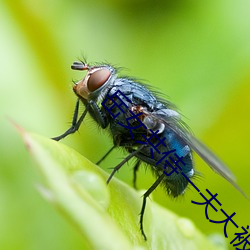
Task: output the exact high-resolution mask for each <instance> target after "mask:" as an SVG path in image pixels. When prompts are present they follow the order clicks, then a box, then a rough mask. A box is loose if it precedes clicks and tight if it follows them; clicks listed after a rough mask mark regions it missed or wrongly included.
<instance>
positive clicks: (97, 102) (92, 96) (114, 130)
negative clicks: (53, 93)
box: [53, 62, 242, 240]
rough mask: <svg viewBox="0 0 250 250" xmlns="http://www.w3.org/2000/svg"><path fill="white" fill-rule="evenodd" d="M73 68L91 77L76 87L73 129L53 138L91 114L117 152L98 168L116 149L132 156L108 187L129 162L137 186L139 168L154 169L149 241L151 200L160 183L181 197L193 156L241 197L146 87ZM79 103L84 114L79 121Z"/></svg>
mask: <svg viewBox="0 0 250 250" xmlns="http://www.w3.org/2000/svg"><path fill="white" fill-rule="evenodd" d="M71 68H72V69H74V70H84V71H87V74H86V76H85V77H84V78H83V79H82V80H80V81H79V82H77V83H75V85H74V87H73V90H74V92H75V94H76V96H77V98H78V99H77V102H76V107H75V111H74V117H73V120H72V125H71V127H70V128H69V129H68V130H67V131H66V132H65V133H63V134H62V135H60V136H58V137H55V138H53V139H54V140H56V141H59V140H61V139H62V138H64V137H66V136H67V135H69V134H72V133H74V132H76V131H77V130H78V129H79V127H80V125H81V123H82V121H83V120H84V118H85V116H86V114H87V113H89V114H90V115H91V117H92V118H93V119H94V120H95V122H96V123H97V124H98V125H99V126H100V127H101V128H102V129H107V130H108V131H109V133H110V134H111V136H112V138H113V144H114V145H113V147H112V148H111V149H110V150H109V151H108V152H107V154H106V155H105V156H104V157H103V158H102V159H101V160H100V161H99V162H98V163H100V162H101V161H102V160H104V159H105V158H106V157H107V156H108V154H109V153H110V152H111V151H112V150H113V149H114V148H116V147H123V148H125V149H126V151H127V152H128V156H127V157H126V158H125V159H124V160H123V161H122V162H121V163H120V164H118V165H117V166H116V167H115V168H114V170H113V172H112V173H111V175H110V177H109V178H108V180H107V183H109V181H110V180H111V178H112V177H113V175H114V174H115V172H116V171H118V170H119V169H120V168H121V167H122V166H123V165H124V164H125V163H126V162H128V161H129V160H130V159H131V158H136V159H137V160H136V163H135V166H134V186H135V183H136V172H137V170H138V168H139V166H140V165H141V164H142V163H145V164H147V165H148V166H150V169H151V170H152V172H153V174H154V175H155V176H156V181H155V182H154V183H153V184H152V186H151V187H150V188H149V189H148V190H147V191H146V192H145V194H144V195H143V203H142V208H141V213H140V229H141V232H142V235H143V237H144V239H145V240H146V234H145V232H144V229H143V215H144V211H145V207H146V199H147V197H148V196H149V195H150V194H151V193H152V192H153V191H154V189H155V188H156V187H157V186H158V185H159V184H162V185H163V186H164V187H165V189H166V191H167V193H168V194H169V195H170V196H173V197H177V196H179V195H182V194H183V193H184V191H185V189H186V188H187V186H188V184H189V183H192V182H191V181H190V179H192V177H193V176H194V175H195V170H194V163H193V159H192V152H193V151H195V152H196V153H197V154H198V155H199V156H200V157H201V158H202V159H203V160H204V161H205V162H206V163H207V164H208V165H209V166H210V167H211V168H212V169H213V170H215V171H216V172H217V173H218V174H220V175H221V176H222V177H224V178H225V179H226V180H227V181H229V182H230V183H231V184H232V185H233V186H234V187H235V188H237V189H238V190H239V191H240V192H242V191H241V189H240V188H239V187H238V186H237V184H236V182H235V177H234V175H233V174H232V173H231V171H230V170H229V169H228V168H227V167H226V166H225V164H224V163H223V162H222V161H220V160H219V159H218V158H217V157H216V156H215V155H214V154H213V153H212V152H211V151H210V150H209V149H208V148H207V147H206V146H205V145H204V144H202V143H201V142H200V141H199V140H197V139H196V138H195V137H194V136H193V135H192V134H191V133H190V132H189V130H188V129H187V127H186V125H185V124H184V123H183V121H182V120H181V117H180V114H179V113H178V112H177V111H176V109H175V106H174V105H173V104H171V103H170V102H169V101H166V100H163V99H162V98H159V97H157V94H156V93H154V92H153V91H152V90H150V88H149V87H148V86H147V85H145V84H142V83H140V82H137V81H136V80H134V79H132V78H128V77H118V75H117V70H116V69H115V68H114V67H112V66H111V65H108V64H103V65H94V66H89V65H88V64H86V63H85V62H74V63H73V65H72V66H71ZM80 102H82V103H83V104H84V106H85V110H84V112H83V113H82V114H81V115H80V116H79V105H80ZM167 159H168V160H167Z"/></svg>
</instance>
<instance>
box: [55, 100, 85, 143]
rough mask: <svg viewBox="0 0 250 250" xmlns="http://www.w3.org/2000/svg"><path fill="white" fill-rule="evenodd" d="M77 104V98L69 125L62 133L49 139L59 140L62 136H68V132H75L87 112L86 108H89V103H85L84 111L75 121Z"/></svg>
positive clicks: (77, 110)
mask: <svg viewBox="0 0 250 250" xmlns="http://www.w3.org/2000/svg"><path fill="white" fill-rule="evenodd" d="M79 104H80V101H79V99H78V100H77V102H76V106H75V111H74V116H73V120H72V124H71V127H70V128H69V129H68V130H67V131H66V132H65V133H63V134H62V135H59V136H57V137H53V138H51V139H53V140H55V141H60V140H61V139H63V138H64V137H66V136H68V135H69V134H73V133H75V132H76V131H77V130H78V129H79V127H80V125H81V123H82V121H83V119H84V117H85V116H86V114H87V112H88V109H89V105H87V107H86V109H85V110H84V112H83V113H82V115H81V116H80V118H79V120H78V121H77V119H78V112H79Z"/></svg>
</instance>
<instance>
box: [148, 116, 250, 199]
mask: <svg viewBox="0 0 250 250" xmlns="http://www.w3.org/2000/svg"><path fill="white" fill-rule="evenodd" d="M149 116H151V117H152V118H153V119H154V120H155V121H157V120H158V122H161V123H163V124H164V125H165V126H166V127H167V128H169V129H171V130H172V131H173V132H174V133H175V134H177V136H178V137H179V138H180V140H183V141H184V142H185V143H187V145H189V146H190V148H192V149H193V150H194V151H195V152H196V153H197V154H198V155H199V156H200V157H201V158H202V159H203V160H204V161H205V162H206V163H207V164H208V165H209V166H210V167H211V168H212V169H213V170H214V171H215V172H216V173H218V174H219V175H221V176H222V177H223V178H225V179H226V180H227V181H228V182H229V183H231V184H232V185H233V186H234V187H235V188H236V189H237V190H238V191H239V192H241V193H242V194H243V195H244V196H245V197H246V198H247V199H248V197H247V195H246V194H245V193H244V192H243V191H242V189H241V188H240V187H239V186H238V185H237V184H236V178H235V176H234V175H233V173H232V172H231V171H230V170H229V168H228V167H227V166H226V165H225V164H224V163H223V162H222V161H221V160H220V159H219V158H218V157H217V156H216V155H215V154H214V153H213V152H212V151H211V150H210V149H208V148H207V147H206V146H205V145H204V144H203V143H202V142H200V141H199V140H198V139H197V138H195V137H194V136H193V135H192V134H191V133H190V132H189V131H188V129H187V128H186V127H185V125H184V124H183V123H182V121H181V120H180V119H179V117H176V116H169V115H167V116H165V117H164V115H163V114H162V112H161V113H160V114H159V115H157V113H156V112H154V113H151V114H149Z"/></svg>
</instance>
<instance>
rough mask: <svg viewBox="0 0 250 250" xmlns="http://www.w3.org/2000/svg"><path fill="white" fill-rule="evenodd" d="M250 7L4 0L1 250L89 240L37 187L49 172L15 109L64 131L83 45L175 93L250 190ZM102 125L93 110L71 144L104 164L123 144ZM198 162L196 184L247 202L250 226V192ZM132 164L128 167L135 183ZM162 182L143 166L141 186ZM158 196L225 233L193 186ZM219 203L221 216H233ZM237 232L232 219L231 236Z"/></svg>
mask: <svg viewBox="0 0 250 250" xmlns="http://www.w3.org/2000/svg"><path fill="white" fill-rule="evenodd" d="M249 13H250V1H248V0H245V1H244V0H239V1H233V0H221V1H216V0H212V1H192V0H187V1H181V0H177V1H164V0H162V1H154V2H153V1H146V0H135V1H132V0H121V1H114V0H109V1H108V0H106V1H93V2H91V1H59V0H54V1H48V0H38V1H36V2H33V1H28V0H26V1H1V2H0V31H1V33H0V71H1V74H0V98H1V99H0V156H1V157H0V161H1V162H0V249H61V250H62V249H80V248H81V245H82V238H81V235H80V234H79V233H78V232H77V231H76V230H75V229H74V228H73V227H72V226H71V225H70V224H69V223H68V222H67V221H66V220H65V219H64V218H63V217H62V216H61V215H60V214H59V213H58V212H57V211H56V210H55V209H54V208H53V207H52V206H51V205H50V204H47V202H46V201H44V200H43V198H42V197H41V196H40V195H39V193H38V192H37V191H36V189H35V185H36V184H37V183H38V182H39V179H40V178H39V173H38V172H36V170H35V168H33V165H34V163H33V162H32V160H31V159H30V156H29V155H28V153H27V152H26V149H25V147H24V145H23V142H22V141H21V139H20V137H19V135H18V134H17V132H16V131H15V129H14V128H13V126H12V125H11V124H10V122H9V121H8V117H9V118H12V119H13V120H15V121H16V122H17V123H18V124H20V125H21V126H22V127H24V128H25V129H27V130H29V131H33V132H36V133H39V134H42V135H45V136H47V137H52V136H56V135H59V134H61V133H62V132H64V131H65V130H66V129H67V128H68V127H69V125H70V121H71V118H72V114H73V109H74V105H75V100H76V98H75V96H74V94H73V92H72V89H71V88H72V80H77V79H80V78H82V76H83V75H82V72H75V71H72V70H71V69H70V65H71V63H72V62H73V61H74V60H77V58H79V57H80V58H82V55H84V56H86V57H87V59H88V62H98V61H101V62H102V61H108V62H110V63H112V64H115V65H117V66H123V67H125V68H126V70H124V71H123V73H124V74H126V75H131V76H136V77H138V78H140V79H145V80H146V82H148V83H150V84H151V85H153V86H154V87H155V88H157V89H158V90H160V91H161V92H162V93H164V94H166V95H167V96H168V97H169V99H170V100H171V101H172V102H174V103H175V104H176V105H177V106H178V107H179V109H180V111H181V113H182V114H184V116H185V118H184V120H185V121H186V122H187V123H188V125H189V126H190V127H191V128H192V131H193V132H194V133H195V134H196V136H197V137H198V138H200V139H201V140H202V141H204V142H205V143H206V144H207V145H208V146H209V147H210V148H211V149H212V150H213V151H214V152H216V154H218V155H219V156H220V157H221V159H223V160H224V161H225V162H226V163H227V164H228V166H230V168H231V170H232V171H233V172H234V173H235V175H236V177H237V179H238V184H239V185H240V186H241V187H242V188H243V189H244V191H245V192H246V193H247V194H248V196H250V185H249V173H250V171H249V167H250V164H249V159H248V153H249V148H250V146H249V141H250V130H249V122H250V118H249V110H250V15H249ZM93 124H94V123H93V121H91V119H89V118H88V119H86V121H85V122H84V124H83V125H82V126H81V129H80V131H79V133H76V134H74V135H72V136H70V137H68V138H66V139H65V140H63V143H65V144H67V145H69V146H71V147H73V148H75V149H76V150H77V151H79V152H80V153H81V154H83V155H84V156H86V157H88V158H89V159H90V160H92V161H93V162H96V161H97V160H98V159H99V158H100V157H101V156H103V154H104V153H105V152H106V151H107V150H108V149H109V148H110V146H111V144H112V142H111V140H110V138H109V137H108V136H107V134H106V133H105V132H103V131H100V130H97V127H96V126H94V125H93ZM93 142H95V143H93ZM122 157H124V154H123V152H122V151H120V150H117V151H115V152H113V153H112V155H111V156H110V157H109V158H108V159H107V160H105V162H103V163H102V167H103V168H104V169H107V171H110V170H109V169H108V168H109V167H113V166H115V165H116V164H117V163H119V161H121V159H122ZM195 160H196V166H197V169H198V171H199V172H201V173H202V176H201V177H197V179H196V181H195V183H196V185H197V186H198V187H199V188H200V189H201V190H202V191H203V193H204V194H206V192H205V189H206V188H208V189H209V190H210V191H211V192H213V193H216V192H217V193H218V194H219V196H218V198H219V201H220V202H221V203H222V208H223V209H224V210H225V211H226V212H227V213H228V214H230V215H231V214H232V213H233V212H236V216H235V217H234V218H235V221H236V223H237V224H238V225H239V227H241V226H245V227H246V226H247V225H249V224H250V215H249V211H250V202H249V201H247V200H246V199H245V198H244V197H243V196H242V195H241V194H240V193H239V192H237V191H236V190H235V189H234V188H233V187H232V186H231V185H230V184H228V183H227V182H226V181H224V179H222V178H221V177H219V176H218V175H216V174H215V173H214V172H212V171H211V170H210V169H209V168H208V167H207V166H206V165H205V163H204V162H202V161H201V160H200V159H198V157H196V158H195ZM132 167H133V164H132V163H130V164H128V165H127V166H125V167H124V168H123V169H121V170H120V171H119V173H118V174H117V177H118V178H120V179H122V180H124V181H125V182H127V183H129V184H130V185H131V183H132ZM145 172H146V174H145ZM55 178H56V176H55ZM153 181H154V178H153V177H152V176H151V173H150V171H149V170H147V171H145V170H144V168H142V169H141V170H140V172H139V181H138V186H139V187H140V188H143V189H146V188H147V187H149V186H150V185H151V183H152V182H153ZM153 199H154V200H156V201H157V202H158V203H160V204H162V205H163V206H165V207H167V208H169V209H171V210H172V211H174V212H176V213H177V214H179V215H181V216H184V217H189V218H191V219H192V220H193V221H194V222H195V224H196V225H197V226H198V227H199V228H200V229H201V230H202V231H203V232H204V233H206V234H210V233H214V232H219V233H221V234H222V233H223V225H221V224H212V223H210V222H209V221H207V220H206V219H205V209H204V207H203V206H197V205H194V204H192V203H191V202H190V201H191V200H194V201H200V202H202V199H201V197H200V196H199V194H198V193H197V192H196V191H195V190H194V189H193V188H191V187H190V189H189V190H187V192H186V195H185V196H184V197H182V198H179V199H177V200H173V199H171V198H169V197H167V196H166V194H165V192H164V190H163V189H162V188H158V189H157V191H156V192H155V193H154V194H153ZM209 211H210V214H211V216H214V217H213V219H215V220H216V219H217V220H223V219H225V218H224V217H223V216H222V214H221V213H220V212H219V211H218V212H217V213H215V212H213V211H212V210H211V208H210V209H209ZM138 213H139V211H138ZM236 231H237V230H236V228H234V226H232V225H231V224H229V225H228V233H229V242H230V241H231V240H232V239H233V238H234V233H235V232H236ZM239 231H240V230H238V231H237V232H239ZM97 237H98V236H97Z"/></svg>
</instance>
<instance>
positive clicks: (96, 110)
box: [89, 100, 108, 129]
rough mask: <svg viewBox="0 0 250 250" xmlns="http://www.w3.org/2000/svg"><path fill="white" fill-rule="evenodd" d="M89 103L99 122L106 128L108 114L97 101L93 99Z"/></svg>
mask: <svg viewBox="0 0 250 250" xmlns="http://www.w3.org/2000/svg"><path fill="white" fill-rule="evenodd" d="M89 105H90V107H91V109H90V112H91V113H93V115H94V117H95V119H96V121H97V123H98V124H99V125H101V127H102V128H103V129H104V128H106V127H107V126H108V122H107V117H106V115H105V114H104V113H103V112H102V111H101V110H100V108H99V107H98V105H97V103H96V102H94V101H93V100H90V101H89Z"/></svg>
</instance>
